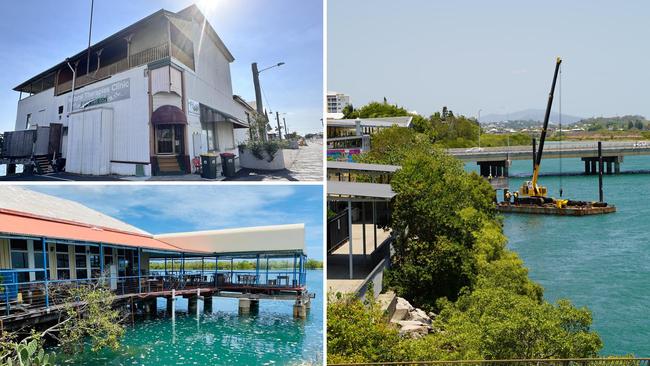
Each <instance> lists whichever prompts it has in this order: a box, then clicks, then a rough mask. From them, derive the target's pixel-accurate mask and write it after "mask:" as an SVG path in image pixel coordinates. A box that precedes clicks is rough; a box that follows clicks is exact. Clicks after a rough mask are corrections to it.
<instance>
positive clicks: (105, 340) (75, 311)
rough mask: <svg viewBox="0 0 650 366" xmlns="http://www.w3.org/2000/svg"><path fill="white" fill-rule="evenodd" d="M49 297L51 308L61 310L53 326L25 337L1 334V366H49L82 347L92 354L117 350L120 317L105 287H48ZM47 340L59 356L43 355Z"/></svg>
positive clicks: (15, 334) (86, 285) (87, 285)
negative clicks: (57, 351)
mask: <svg viewBox="0 0 650 366" xmlns="http://www.w3.org/2000/svg"><path fill="white" fill-rule="evenodd" d="M50 293H51V297H50V299H51V301H52V304H53V305H55V306H56V305H58V306H61V307H62V309H61V312H60V315H59V318H58V320H57V321H56V323H55V324H54V325H52V326H50V327H49V328H47V329H45V330H41V331H37V330H35V329H33V330H32V331H31V333H30V334H29V335H28V336H24V335H22V336H21V335H20V333H19V332H7V331H2V334H1V335H0V364H1V365H41V366H44V365H53V364H56V363H60V362H56V361H57V360H59V361H61V360H65V359H66V358H67V357H68V356H69V355H73V354H76V353H78V352H82V351H84V350H85V349H86V347H88V348H89V350H90V351H92V352H97V351H99V350H101V349H104V348H110V349H113V350H116V349H118V348H119V346H120V342H121V339H122V337H123V335H124V326H123V325H122V322H123V320H124V314H122V313H121V312H120V311H119V310H117V309H115V308H114V307H113V305H114V302H115V300H116V299H115V295H114V294H113V293H112V292H111V290H110V289H109V288H108V287H107V286H106V285H105V284H102V283H96V284H80V285H79V286H74V287H70V286H66V285H56V284H52V285H51V287H50ZM47 340H53V341H55V342H56V345H57V346H58V347H59V349H60V350H61V351H62V354H60V355H57V354H56V353H54V352H47V351H46V350H45V349H44V345H45V342H46V341H47Z"/></svg>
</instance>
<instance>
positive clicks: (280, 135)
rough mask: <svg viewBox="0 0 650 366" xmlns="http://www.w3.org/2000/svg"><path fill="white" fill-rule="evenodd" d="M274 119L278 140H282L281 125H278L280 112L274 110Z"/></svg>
mask: <svg viewBox="0 0 650 366" xmlns="http://www.w3.org/2000/svg"><path fill="white" fill-rule="evenodd" d="M275 119H276V120H277V121H278V137H279V138H280V140H282V126H280V112H278V111H275ZM285 132H286V131H285Z"/></svg>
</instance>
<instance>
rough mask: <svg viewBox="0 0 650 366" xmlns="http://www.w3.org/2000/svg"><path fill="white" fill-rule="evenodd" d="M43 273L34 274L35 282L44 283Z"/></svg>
mask: <svg viewBox="0 0 650 366" xmlns="http://www.w3.org/2000/svg"><path fill="white" fill-rule="evenodd" d="M44 280H45V273H43V271H39V272H36V281H44Z"/></svg>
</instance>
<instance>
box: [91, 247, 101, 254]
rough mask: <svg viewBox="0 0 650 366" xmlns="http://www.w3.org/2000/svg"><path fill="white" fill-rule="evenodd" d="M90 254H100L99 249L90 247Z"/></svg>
mask: <svg viewBox="0 0 650 366" xmlns="http://www.w3.org/2000/svg"><path fill="white" fill-rule="evenodd" d="M90 252H91V253H93V254H98V253H99V247H90Z"/></svg>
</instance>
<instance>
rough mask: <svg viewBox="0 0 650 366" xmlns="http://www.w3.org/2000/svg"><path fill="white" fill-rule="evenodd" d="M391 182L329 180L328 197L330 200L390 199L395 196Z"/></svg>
mask: <svg viewBox="0 0 650 366" xmlns="http://www.w3.org/2000/svg"><path fill="white" fill-rule="evenodd" d="M395 195H396V194H395V192H393V189H392V188H391V187H390V184H379V183H357V182H337V181H328V182H327V199H328V200H329V201H376V202H379V201H390V200H391V199H392V198H393V197H395Z"/></svg>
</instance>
